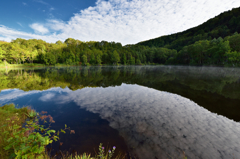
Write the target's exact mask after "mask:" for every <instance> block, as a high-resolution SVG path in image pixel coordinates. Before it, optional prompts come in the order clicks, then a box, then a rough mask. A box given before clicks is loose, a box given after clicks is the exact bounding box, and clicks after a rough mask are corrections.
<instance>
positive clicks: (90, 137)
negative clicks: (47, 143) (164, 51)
mask: <svg viewBox="0 0 240 159" xmlns="http://www.w3.org/2000/svg"><path fill="white" fill-rule="evenodd" d="M0 90H1V92H0V104H1V105H4V104H7V103H15V104H16V105H19V106H20V107H21V106H32V107H33V108H34V109H36V110H37V111H39V112H40V111H47V112H48V114H50V115H51V116H52V117H53V118H54V120H55V121H56V123H54V124H53V125H52V128H53V129H56V130H59V129H61V128H64V124H67V125H68V126H69V127H71V129H74V130H75V132H76V133H75V134H71V135H68V134H67V135H65V134H61V135H60V140H61V142H63V145H62V146H59V143H55V144H53V145H52V148H53V152H54V153H55V152H57V151H59V149H60V150H61V151H70V152H74V151H78V152H79V153H82V152H88V153H95V152H97V149H98V145H99V143H103V144H104V146H105V147H112V146H116V147H117V151H119V152H121V153H122V154H127V156H128V157H129V156H132V157H133V156H134V157H135V158H140V159H145V158H153V159H155V158H182V157H183V153H185V154H186V156H187V158H203V159H208V158H209V159H212V158H226V159H231V158H240V123H239V121H240V69H239V68H218V67H177V66H136V67H134V66H133V67H67V68H43V69H15V70H5V69H4V70H0Z"/></svg>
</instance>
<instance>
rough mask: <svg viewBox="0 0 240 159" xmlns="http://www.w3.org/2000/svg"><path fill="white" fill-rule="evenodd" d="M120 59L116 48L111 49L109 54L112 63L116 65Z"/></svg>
mask: <svg viewBox="0 0 240 159" xmlns="http://www.w3.org/2000/svg"><path fill="white" fill-rule="evenodd" d="M119 61H120V56H119V54H118V52H117V51H116V50H114V51H113V53H112V56H111V62H112V64H113V65H118V62H119Z"/></svg>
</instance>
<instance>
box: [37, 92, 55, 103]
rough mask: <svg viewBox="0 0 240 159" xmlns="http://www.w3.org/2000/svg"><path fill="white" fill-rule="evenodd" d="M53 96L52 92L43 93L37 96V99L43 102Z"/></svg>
mask: <svg viewBox="0 0 240 159" xmlns="http://www.w3.org/2000/svg"><path fill="white" fill-rule="evenodd" d="M53 97H55V94H54V93H47V94H44V95H43V96H41V97H40V98H39V100H41V101H43V102H47V101H50V100H51V99H53Z"/></svg>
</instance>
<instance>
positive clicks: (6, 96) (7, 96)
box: [0, 87, 71, 103]
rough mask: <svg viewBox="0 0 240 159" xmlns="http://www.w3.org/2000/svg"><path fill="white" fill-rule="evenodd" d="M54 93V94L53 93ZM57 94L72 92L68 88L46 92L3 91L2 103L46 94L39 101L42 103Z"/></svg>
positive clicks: (0, 95) (0, 100)
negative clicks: (37, 94)
mask: <svg viewBox="0 0 240 159" xmlns="http://www.w3.org/2000/svg"><path fill="white" fill-rule="evenodd" d="M51 92H54V93H51ZM55 92H58V93H63V92H66V93H68V92H71V90H69V89H68V88H64V89H62V88H60V87H54V88H50V89H48V90H44V91H35V90H34V91H27V92H25V91H23V90H19V89H7V90H2V91H1V92H0V103H7V102H9V101H10V100H15V99H17V98H22V97H24V96H27V95H32V94H36V93H46V94H45V95H43V96H42V97H40V98H39V100H42V101H47V100H48V99H50V98H51V97H52V98H53V97H54V96H53V95H54V94H55Z"/></svg>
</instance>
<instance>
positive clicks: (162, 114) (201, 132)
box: [0, 84, 240, 159]
mask: <svg viewBox="0 0 240 159" xmlns="http://www.w3.org/2000/svg"><path fill="white" fill-rule="evenodd" d="M14 92H16V93H14ZM31 92H32V93H35V91H30V92H23V91H22V92H21V91H19V90H14V91H13V92H11V93H9V94H3V95H2V93H1V94H0V102H1V100H3V99H4V97H6V98H5V99H8V100H11V99H13V98H19V97H22V96H26V95H28V94H26V93H31ZM63 92H64V93H63ZM24 93H25V94H24ZM16 94H18V96H16ZM11 96H12V98H11ZM38 99H39V100H41V101H44V102H46V103H47V102H48V101H51V102H53V101H55V103H58V104H64V103H69V102H75V103H76V104H77V105H79V106H80V107H81V108H85V109H86V110H88V111H90V112H93V113H98V114H99V115H100V116H101V117H102V118H103V119H106V120H108V121H109V123H110V126H111V127H113V128H115V129H117V130H118V131H119V133H120V135H121V136H123V137H124V139H125V141H126V143H127V145H128V148H129V149H130V150H131V152H132V153H133V154H137V155H138V156H139V157H140V158H154V157H157V158H170V157H173V158H182V154H183V151H184V152H185V154H186V155H187V156H188V158H204V159H208V158H209V159H210V158H226V159H229V158H240V140H239V139H240V133H239V132H240V123H237V122H234V121H232V120H229V119H227V118H225V117H223V116H219V115H217V114H214V113H211V112H209V111H208V110H206V109H204V108H202V107H200V106H198V105H197V104H196V103H194V102H192V101H190V100H189V99H186V98H183V97H181V96H179V95H176V94H171V93H167V92H161V91H157V90H154V89H150V88H147V87H142V86H138V85H126V84H122V85H121V86H118V87H108V88H101V87H99V88H84V89H81V90H76V91H71V90H69V89H68V88H65V89H61V88H54V89H51V90H47V91H43V92H42V96H41V97H39V98H38Z"/></svg>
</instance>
